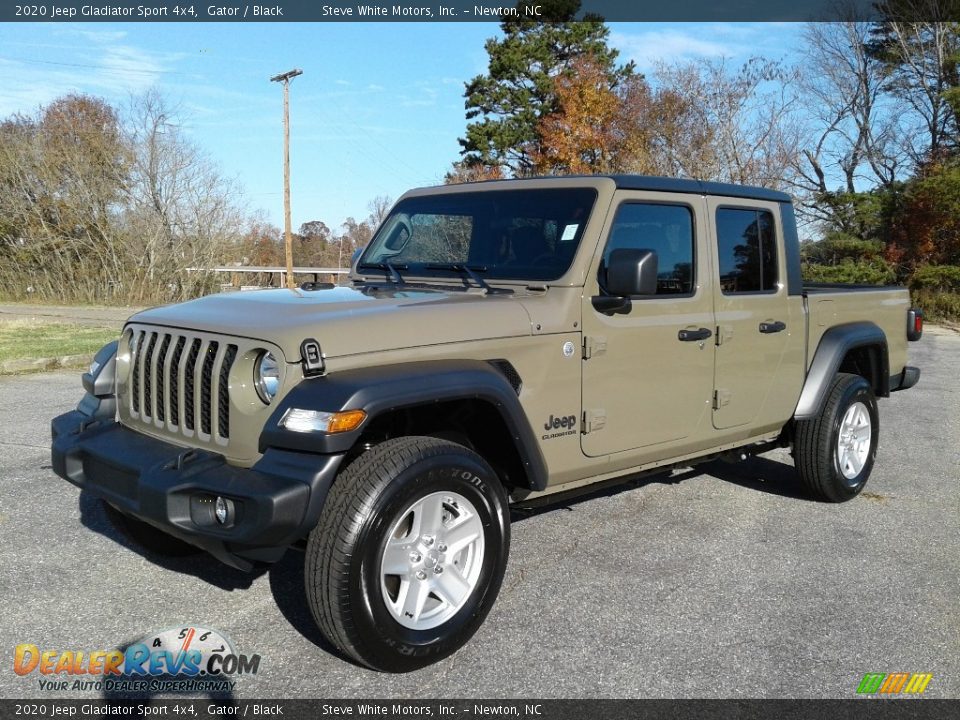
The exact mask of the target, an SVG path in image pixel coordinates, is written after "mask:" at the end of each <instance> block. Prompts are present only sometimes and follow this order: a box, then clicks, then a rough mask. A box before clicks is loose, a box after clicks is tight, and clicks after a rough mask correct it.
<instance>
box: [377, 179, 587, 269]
mask: <svg viewBox="0 0 960 720" xmlns="http://www.w3.org/2000/svg"><path fill="white" fill-rule="evenodd" d="M596 197H597V192H596V190H594V189H592V188H553V189H540V190H490V191H485V192H464V193H454V194H449V195H446V194H445V195H427V196H423V197H413V198H407V199H406V200H402V201H401V202H400V203H398V204H397V206H396V207H395V208H394V209H393V211H392V212H391V213H390V216H389V217H388V218H387V219H386V220H385V221H384V222H383V224H382V225H381V226H380V229H379V230H378V231H377V234H376V236H375V237H374V238H373V240H371V241H370V245H369V246H368V247H367V249H366V251H365V252H364V253H363V256H362V257H361V258H360V260H359V266H360V268H361V271H365V270H367V269H369V268H368V267H364V266H374V267H377V266H379V267H380V268H381V269H382V268H386V267H387V266H388V265H389V266H391V267H393V268H401V269H402V270H403V274H404V275H405V276H406V275H428V276H436V277H449V275H450V272H449V271H450V270H451V269H457V268H462V267H466V268H469V270H470V271H471V272H474V273H480V274H482V275H483V277H484V278H485V279H504V280H544V281H546V280H556V279H557V278H559V277H560V276H561V275H563V274H564V273H565V272H566V271H567V268H569V267H570V263H571V262H572V261H573V256H574V253H575V252H576V250H577V247H578V246H579V244H580V238H581V236H582V235H583V230H584V227H585V226H586V224H587V219H588V218H589V216H590V211H591V209H592V208H593V204H594V202H595V200H596ZM454 265H455V266H457V268H452V267H450V266H454Z"/></svg>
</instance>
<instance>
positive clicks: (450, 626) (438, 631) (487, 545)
mask: <svg viewBox="0 0 960 720" xmlns="http://www.w3.org/2000/svg"><path fill="white" fill-rule="evenodd" d="M445 493H450V494H451V495H453V496H456V497H460V498H463V499H466V500H467V502H468V503H469V505H470V508H471V513H470V517H471V518H474V520H473V524H474V527H476V528H477V530H476V532H477V536H478V538H481V537H482V542H483V548H482V554H481V553H480V552H478V553H477V554H476V555H474V558H482V560H475V565H474V566H473V568H474V570H473V572H476V573H478V575H476V576H475V579H474V581H473V583H472V590H471V591H470V592H469V593H468V594H466V595H465V597H464V599H463V600H462V602H463V603H464V604H462V605H459V606H457V605H449V606H447V607H448V612H455V614H453V615H452V616H451V617H449V619H447V620H446V621H443V622H442V624H439V625H438V626H436V627H432V628H429V629H412V628H410V627H405V626H404V625H402V624H400V622H398V621H397V619H396V618H395V617H394V615H393V614H391V611H390V610H389V609H388V603H389V601H390V598H389V597H388V594H389V590H386V591H385V590H384V587H385V585H384V583H385V581H384V577H387V576H385V575H381V569H382V568H381V561H382V559H383V558H384V553H385V550H386V546H387V541H388V540H391V542H406V538H401V539H400V540H397V538H398V535H397V534H396V530H397V527H398V524H399V523H402V522H405V520H404V518H405V517H412V516H413V515H412V513H413V511H412V510H411V508H412V507H413V506H415V505H416V504H417V503H418V502H420V501H425V499H427V500H426V501H428V499H429V498H431V497H434V496H435V494H445ZM449 499H450V498H449V497H447V498H445V499H444V503H445V502H446V501H447V500H449ZM464 505H465V506H466V503H464ZM442 507H443V512H442V513H441V515H440V517H441V518H442V520H441V530H445V526H444V525H443V523H448V522H450V516H449V515H448V514H447V506H446V505H445V504H444V505H442ZM473 510H475V513H473V512H472V511H473ZM408 514H409V515H408ZM478 521H479V522H478ZM480 527H482V530H480ZM411 533H412V530H411ZM411 537H412V535H411ZM424 537H426V536H424ZM439 539H440V536H439V535H438V540H439ZM431 542H432V539H431ZM451 542H452V541H451ZM477 542H478V541H477ZM436 547H437V548H442V549H443V550H444V551H445V550H446V546H445V545H442V544H440V543H438V544H437V546H436ZM509 549H510V520H509V511H508V501H507V496H506V492H505V490H504V488H503V486H502V485H501V483H500V481H499V479H498V477H497V475H496V473H494V471H493V470H492V469H491V468H490V466H489V465H488V464H487V462H486V461H485V460H484V459H483V458H481V457H480V456H479V455H477V454H476V453H475V452H473V451H472V450H468V449H467V448H465V447H463V446H462V445H458V444H456V443H453V442H450V441H448V440H441V439H439V438H432V437H405V438H396V439H393V440H388V441H386V442H383V443H381V444H379V445H377V446H375V447H374V448H373V449H371V450H369V451H367V452H366V453H364V454H363V455H361V456H360V457H359V458H357V459H356V460H355V461H354V462H353V463H352V464H351V465H350V466H349V467H348V468H347V469H346V470H345V471H344V472H343V474H342V475H341V476H340V477H338V478H337V480H336V482H335V483H334V485H333V487H332V488H331V490H330V495H329V496H328V498H327V501H326V503H325V505H324V508H323V512H322V513H321V515H320V520H319V522H318V524H317V527H316V528H315V529H314V530H313V532H311V533H310V539H309V541H308V543H307V551H306V558H305V561H304V562H305V565H304V579H305V585H306V592H307V601H308V604H309V606H310V611H311V613H312V614H313V617H314V620H315V621H316V623H317V625H318V626H319V627H320V630H321V632H322V633H323V634H324V636H325V637H326V638H327V640H329V641H330V642H331V643H332V644H333V645H335V646H336V647H337V648H339V649H340V650H341V651H342V652H343V653H344V654H346V655H347V656H349V657H351V658H353V659H354V660H356V661H358V662H360V663H362V664H364V665H366V666H368V667H370V668H373V669H375V670H380V671H385V672H408V671H411V670H416V669H418V668H421V667H424V666H426V665H429V664H431V663H434V662H436V661H438V660H441V659H442V658H445V657H447V656H448V655H451V654H452V653H454V652H455V651H456V650H458V649H459V648H460V647H461V646H463V645H464V644H465V643H466V642H467V641H468V640H469V639H470V638H471V637H472V636H473V634H474V633H475V632H476V630H477V628H479V627H480V624H481V623H482V622H483V620H484V618H485V617H486V616H487V613H488V612H489V611H490V608H491V607H492V605H493V603H494V601H495V600H496V597H497V593H498V592H499V590H500V584H501V582H502V581H503V573H504V570H505V569H506V564H507V556H508V554H509ZM441 557H445V556H441ZM434 559H436V558H435V557H434ZM448 560H449V561H450V562H451V563H454V564H455V563H456V562H463V561H462V559H461V560H457V559H454V558H447V559H444V560H443V562H444V563H446V562H448ZM423 562H424V563H426V562H427V560H426V559H424V560H423ZM447 567H448V568H450V567H452V566H451V565H449V564H448V565H447ZM442 570H443V568H441V571H442ZM410 572H412V570H411V571H410ZM434 572H436V570H435V568H434ZM425 574H426V573H425ZM438 574H439V573H438ZM449 574H450V572H449V570H448V575H449ZM456 577H458V578H461V577H462V576H461V575H460V574H459V572H458V574H457V576H456ZM432 579H433V578H432V576H430V578H429V580H432ZM413 584H414V582H413V581H412V580H411V581H410V584H409V585H408V587H412V586H413ZM408 592H409V590H408ZM425 597H427V600H428V601H430V602H434V603H435V604H437V605H442V604H443V603H444V601H443V600H442V599H441V598H440V597H439V596H434V595H432V594H431V595H428V596H425ZM394 602H396V599H395V598H394ZM457 607H459V609H458V610H457V609H456V608H457ZM411 617H412V616H411ZM438 619H439V618H438Z"/></svg>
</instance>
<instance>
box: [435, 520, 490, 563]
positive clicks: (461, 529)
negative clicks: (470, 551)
mask: <svg viewBox="0 0 960 720" xmlns="http://www.w3.org/2000/svg"><path fill="white" fill-rule="evenodd" d="M482 532H483V524H482V523H481V522H480V518H478V517H477V516H476V515H468V516H467V517H465V518H463V519H462V520H460V521H459V522H458V523H457V524H456V525H454V526H453V527H451V528H448V529H447V530H446V532H445V533H444V535H443V537H444V542H445V543H446V545H447V554H448V555H450V556H453V555H456V554H457V553H458V552H460V551H461V550H463V549H464V548H465V547H467V546H468V545H469V544H470V543H472V542H474V541H475V540H476V539H477V538H479V537H480V535H481V533H482Z"/></svg>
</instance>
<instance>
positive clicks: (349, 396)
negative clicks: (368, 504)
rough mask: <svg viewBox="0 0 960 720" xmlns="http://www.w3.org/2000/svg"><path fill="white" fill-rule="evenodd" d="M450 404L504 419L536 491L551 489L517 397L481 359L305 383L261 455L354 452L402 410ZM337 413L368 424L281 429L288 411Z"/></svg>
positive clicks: (274, 420)
mask: <svg viewBox="0 0 960 720" xmlns="http://www.w3.org/2000/svg"><path fill="white" fill-rule="evenodd" d="M450 400H481V401H483V402H487V403H489V404H490V405H492V406H493V407H494V408H495V409H496V410H497V412H498V413H499V415H500V417H501V418H502V420H503V422H504V424H505V426H506V428H507V430H508V431H509V433H510V437H511V438H512V439H513V443H514V446H515V448H516V450H517V452H518V454H519V456H520V459H521V461H522V463H523V468H524V471H525V472H526V474H527V481H528V485H529V487H530V488H531V489H534V490H542V489H544V488H545V487H546V484H547V469H546V463H545V461H544V459H543V454H542V453H541V452H540V446H539V444H538V443H537V439H536V436H535V435H534V432H533V429H532V428H531V427H530V423H529V422H528V421H527V417H526V414H525V413H524V410H523V407H522V406H521V405H520V400H519V399H518V398H517V393H516V391H514V389H513V388H512V387H511V386H510V383H509V382H508V381H507V379H506V378H505V377H504V376H503V374H502V373H500V372H499V371H498V370H497V369H496V368H495V367H493V366H492V365H491V364H490V363H487V362H484V361H482V360H429V361H422V362H409V363H399V364H395V365H381V366H374V367H366V368H359V369H356V370H344V371H342V372H332V373H330V374H328V375H324V376H322V377H317V378H309V379H305V380H303V381H302V382H301V383H300V384H299V385H297V387H295V388H294V389H293V390H291V391H290V392H289V393H287V395H286V396H284V398H283V399H282V400H281V401H280V403H279V405H278V406H277V407H276V409H275V410H274V411H273V414H272V415H271V416H270V419H269V420H268V421H267V424H266V425H265V426H264V429H263V432H262V433H261V435H260V452H264V451H265V450H266V449H267V448H271V447H273V448H282V449H285V450H297V451H302V452H310V453H322V454H333V453H345V452H347V451H349V450H350V449H351V448H352V447H353V446H354V444H355V443H356V441H357V440H358V439H359V437H360V436H361V435H362V434H363V431H364V429H365V428H366V427H367V426H368V425H369V423H370V421H371V420H374V419H376V418H377V416H380V415H383V414H384V413H388V412H391V411H393V410H398V409H402V408H408V407H415V406H422V405H430V404H434V403H439V402H445V401H450ZM292 407H296V408H305V409H310V410H323V411H327V412H336V411H340V410H363V411H365V412H366V413H367V420H365V421H364V423H363V424H362V425H361V426H360V427H359V428H357V429H356V430H353V431H351V432H345V433H340V434H336V435H326V434H323V433H298V432H291V431H289V430H287V429H285V428H283V427H281V426H280V420H281V419H282V418H283V415H284V413H286V412H287V410H288V409H289V408H292Z"/></svg>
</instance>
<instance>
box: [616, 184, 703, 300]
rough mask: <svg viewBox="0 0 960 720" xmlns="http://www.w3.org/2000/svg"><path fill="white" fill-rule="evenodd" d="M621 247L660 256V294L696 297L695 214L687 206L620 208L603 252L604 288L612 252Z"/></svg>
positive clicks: (653, 204)
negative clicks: (694, 289)
mask: <svg viewBox="0 0 960 720" xmlns="http://www.w3.org/2000/svg"><path fill="white" fill-rule="evenodd" d="M621 248H631V249H635V250H653V251H654V252H655V253H656V254H657V295H691V294H693V288H694V272H693V212H692V211H691V209H690V208H689V207H688V206H687V205H664V204H658V203H623V204H622V205H620V207H619V208H618V209H617V215H616V217H615V218H614V221H613V227H611V228H610V237H609V239H608V240H607V245H606V247H605V248H604V249H603V260H602V262H601V263H600V283H601V285H602V284H603V283H604V279H605V275H604V274H605V273H606V268H607V264H608V263H609V261H610V253H612V252H613V251H614V250H619V249H621Z"/></svg>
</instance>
